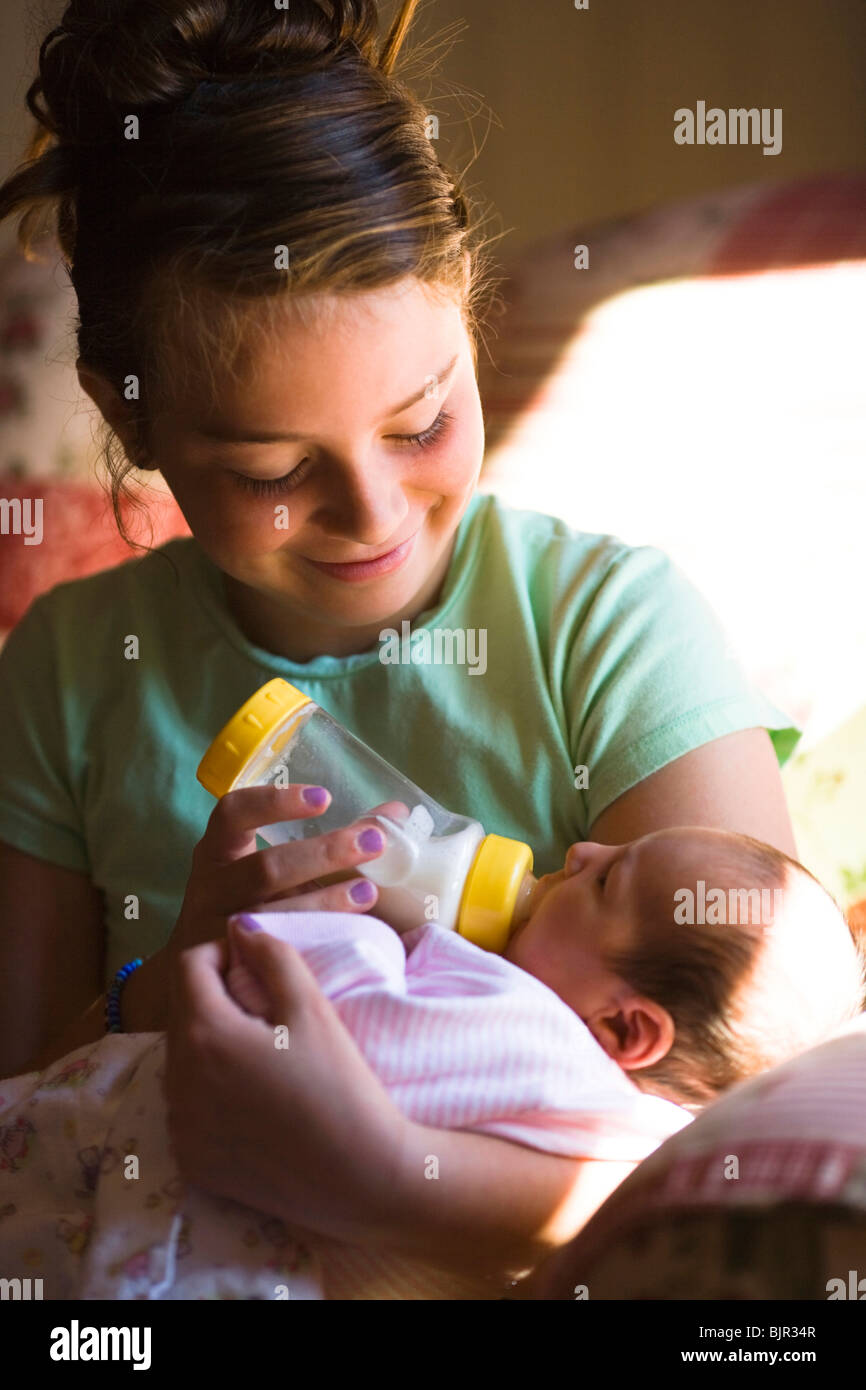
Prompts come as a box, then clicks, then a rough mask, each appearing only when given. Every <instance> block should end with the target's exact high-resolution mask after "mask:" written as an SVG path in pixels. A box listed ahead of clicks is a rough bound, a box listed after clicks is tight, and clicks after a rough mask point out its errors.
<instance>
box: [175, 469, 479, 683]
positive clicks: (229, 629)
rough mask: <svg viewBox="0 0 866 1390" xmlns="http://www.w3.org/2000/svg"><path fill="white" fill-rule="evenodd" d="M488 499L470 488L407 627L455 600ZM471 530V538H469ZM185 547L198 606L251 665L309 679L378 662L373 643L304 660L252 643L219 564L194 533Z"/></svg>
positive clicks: (420, 625)
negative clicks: (447, 549)
mask: <svg viewBox="0 0 866 1390" xmlns="http://www.w3.org/2000/svg"><path fill="white" fill-rule="evenodd" d="M492 500H493V499H492V496H491V495H490V494H485V493H475V494H474V496H473V497H472V498H471V499H470V501H469V505H468V506H467V508H466V511H465V512H464V513H463V516H462V517H461V519H460V522H459V525H458V527H457V538H456V541H455V545H454V551H453V554H452V556H451V563H450V565H449V566H448V570H447V572H446V574H445V579H444V580H443V584H442V589H441V591H440V594H439V599H438V602H437V603H436V604H434V605H433V606H432V607H430V608H426V609H424V610H423V611H422V612H421V613H419V614H418V615H417V616H416V617H415V618H413V619H412V624H411V627H412V631H413V632H417V631H419V630H420V629H426V628H429V627H431V626H435V625H436V623H437V621H438V620H439V619H440V618H442V617H444V616H445V614H446V613H447V611H448V610H449V609H450V608H451V607H452V606H453V605H454V604H455V603H456V602H457V600H458V598H459V597H460V595H461V593H462V592H463V590H464V589H465V587H466V585H467V584H468V582H469V579H470V576H471V574H472V571H473V570H474V568H475V565H476V564H477V563H478V559H479V552H480V549H481V547H480V545H479V544H478V543H477V541H478V536H477V534H476V533H477V532H478V530H479V529H480V527H481V526H482V524H483V518H484V516H485V515H486V511H487V506H488V505H489V504H490V503H491V501H492ZM473 536H474V538H475V541H476V543H475V544H472V543H471V538H472V537H473ZM185 549H186V552H187V555H188V557H189V559H190V562H191V563H190V566H189V573H190V577H191V580H192V584H193V588H194V590H195V593H196V596H197V598H198V600H199V602H200V604H201V606H202V607H203V608H204V610H205V612H206V613H207V615H208V617H209V618H210V619H211V621H212V622H213V623H214V624H215V625H216V626H217V627H218V628H219V630H220V631H221V633H222V635H223V636H224V638H225V639H226V641H227V642H229V643H230V645H231V646H232V647H234V648H235V650H236V651H239V652H240V653H241V654H242V655H243V656H245V657H247V658H248V659H249V660H251V661H253V662H255V663H256V664H257V665H259V666H266V667H269V668H271V669H272V670H274V671H278V672H279V673H280V674H287V675H297V676H306V677H307V678H308V679H309V678H311V677H320V678H325V677H336V676H342V675H345V674H346V673H347V672H349V671H357V670H360V669H362V668H364V667H367V666H373V665H378V664H379V648H378V647H373V648H371V649H370V650H369V651H366V652H353V653H351V654H350V655H348V656H330V655H322V656H315V657H312V658H311V660H309V661H292V660H290V659H289V658H288V657H284V656H280V655H279V654H278V653H276V652H271V651H268V650H267V649H266V648H264V647H259V646H257V645H256V644H255V643H254V642H251V641H250V639H249V638H248V637H247V636H246V635H245V633H244V632H243V631H242V630H241V628H240V626H239V624H238V622H237V620H236V619H235V617H234V615H233V614H232V612H231V610H230V609H229V606H228V602H227V600H226V595H225V587H224V576H223V572H222V570H221V569H220V568H219V566H218V565H216V564H215V563H214V561H213V560H212V559H211V558H210V556H209V555H208V554H207V553H206V552H205V551H204V550H203V549H202V547H201V546H200V545H199V543H198V541H197V540H196V539H195V537H194V536H190V537H188V538H187V544H186V547H185Z"/></svg>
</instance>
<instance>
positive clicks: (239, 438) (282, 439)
mask: <svg viewBox="0 0 866 1390" xmlns="http://www.w3.org/2000/svg"><path fill="white" fill-rule="evenodd" d="M459 359H460V354H459V353H457V354H456V355H455V356H454V357H452V358H451V361H450V362H449V363H448V366H447V367H445V368H443V370H442V371H441V372H436V374H435V377H432V378H431V377H427V379H426V382H425V384H424V385H423V386H422V387H421V390H420V391H418V392H417V393H416V394H415V395H414V396H411V397H410V398H409V400H408V401H404V402H403V404H402V405H397V406H394V408H393V410H389V411H388V412H387V413H386V414H385V415H384V416H383V419H385V420H390V419H391V417H392V416H394V415H402V414H403V412H404V411H405V410H408V409H409V407H410V406H413V405H417V403H418V401H422V400H423V399H424V397H425V396H426V395H427V394H428V392H429V390H430V382H431V380H435V382H436V392H437V393H438V390H439V387H440V386H442V385H443V384H444V382H445V381H447V379H448V377H450V375H451V373H452V372H453V371H454V368H455V367H456V366H457V363H458V361H459ZM434 394H435V393H434ZM193 433H195V434H197V435H199V436H200V437H201V438H202V439H217V440H220V441H222V442H223V443H226V444H297V443H299V442H300V441H301V440H303V439H308V438H309V435H307V434H297V433H287V434H269V433H267V432H259V433H257V434H246V433H238V431H237V430H230V429H218V428H216V429H206V430H201V429H197V430H194V431H193Z"/></svg>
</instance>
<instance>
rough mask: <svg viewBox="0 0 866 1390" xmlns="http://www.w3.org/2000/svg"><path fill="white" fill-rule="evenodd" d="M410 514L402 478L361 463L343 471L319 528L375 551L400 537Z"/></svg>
mask: <svg viewBox="0 0 866 1390" xmlns="http://www.w3.org/2000/svg"><path fill="white" fill-rule="evenodd" d="M408 513H409V503H408V502H407V500H406V497H405V494H404V492H403V489H402V487H401V486H400V481H399V478H398V477H396V476H394V475H391V476H388V475H387V474H386V472H385V471H384V470H382V469H381V468H379V469H377V468H376V466H375V465H374V464H373V463H369V464H366V463H359V464H354V465H352V466H351V467H348V466H347V467H346V468H344V469H342V470H341V476H340V479H339V482H338V483H337V486H336V489H335V493H334V495H332V498H331V499H330V500H329V502H328V505H327V507H326V509H325V510H324V512H323V515H322V518H321V520H320V524H321V525H322V526H323V529H326V530H328V531H330V532H331V534H332V535H338V536H339V537H340V539H351V540H353V541H354V542H355V543H356V544H358V545H368V546H370V548H371V549H375V548H378V547H381V546H382V545H384V544H385V543H386V542H387V541H389V540H392V539H393V537H394V536H395V535H397V533H398V532H399V531H400V528H401V526H402V525H403V523H404V521H405V519H406V517H407V515H408ZM328 523H330V524H328Z"/></svg>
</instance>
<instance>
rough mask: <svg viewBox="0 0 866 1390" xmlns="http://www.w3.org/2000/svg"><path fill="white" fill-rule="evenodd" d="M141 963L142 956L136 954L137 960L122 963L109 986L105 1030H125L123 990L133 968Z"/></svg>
mask: <svg viewBox="0 0 866 1390" xmlns="http://www.w3.org/2000/svg"><path fill="white" fill-rule="evenodd" d="M140 965H141V956H136V958H135V960H131V961H128V962H127V964H126V965H122V966H121V967H120V969H119V970H118V972H117V974H116V975H115V977H114V979H113V980H112V982H111V985H110V986H109V990H108V995H107V997H106V1000H105V1031H106V1032H107V1033H122V1032H123V1028H122V1026H121V1022H120V995H121V991H122V990H123V986H124V985H125V984H126V982H127V980H128V979H129V977H130V975H131V974H132V972H133V970H137V969H138V967H139V966H140Z"/></svg>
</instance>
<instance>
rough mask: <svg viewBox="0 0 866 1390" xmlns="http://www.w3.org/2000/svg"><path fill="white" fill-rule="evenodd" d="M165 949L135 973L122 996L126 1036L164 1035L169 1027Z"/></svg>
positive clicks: (122, 1021)
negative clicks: (131, 1034) (142, 1034)
mask: <svg viewBox="0 0 866 1390" xmlns="http://www.w3.org/2000/svg"><path fill="white" fill-rule="evenodd" d="M167 964H168V960H167V953H166V951H165V948H164V947H163V949H162V950H160V951H156V952H155V953H154V954H153V955H152V956H148V958H147V959H146V960H145V961H143V962H142V964H141V965H140V966H139V967H138V968H137V969H136V970H133V972H132V974H131V975H130V976H129V978H128V979H127V981H126V983H125V985H124V987H123V991H122V993H121V996H120V1018H121V1024H122V1031H123V1032H124V1033H164V1032H165V1030H166V1028H167V1027H168V971H167V968H166V967H167Z"/></svg>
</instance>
